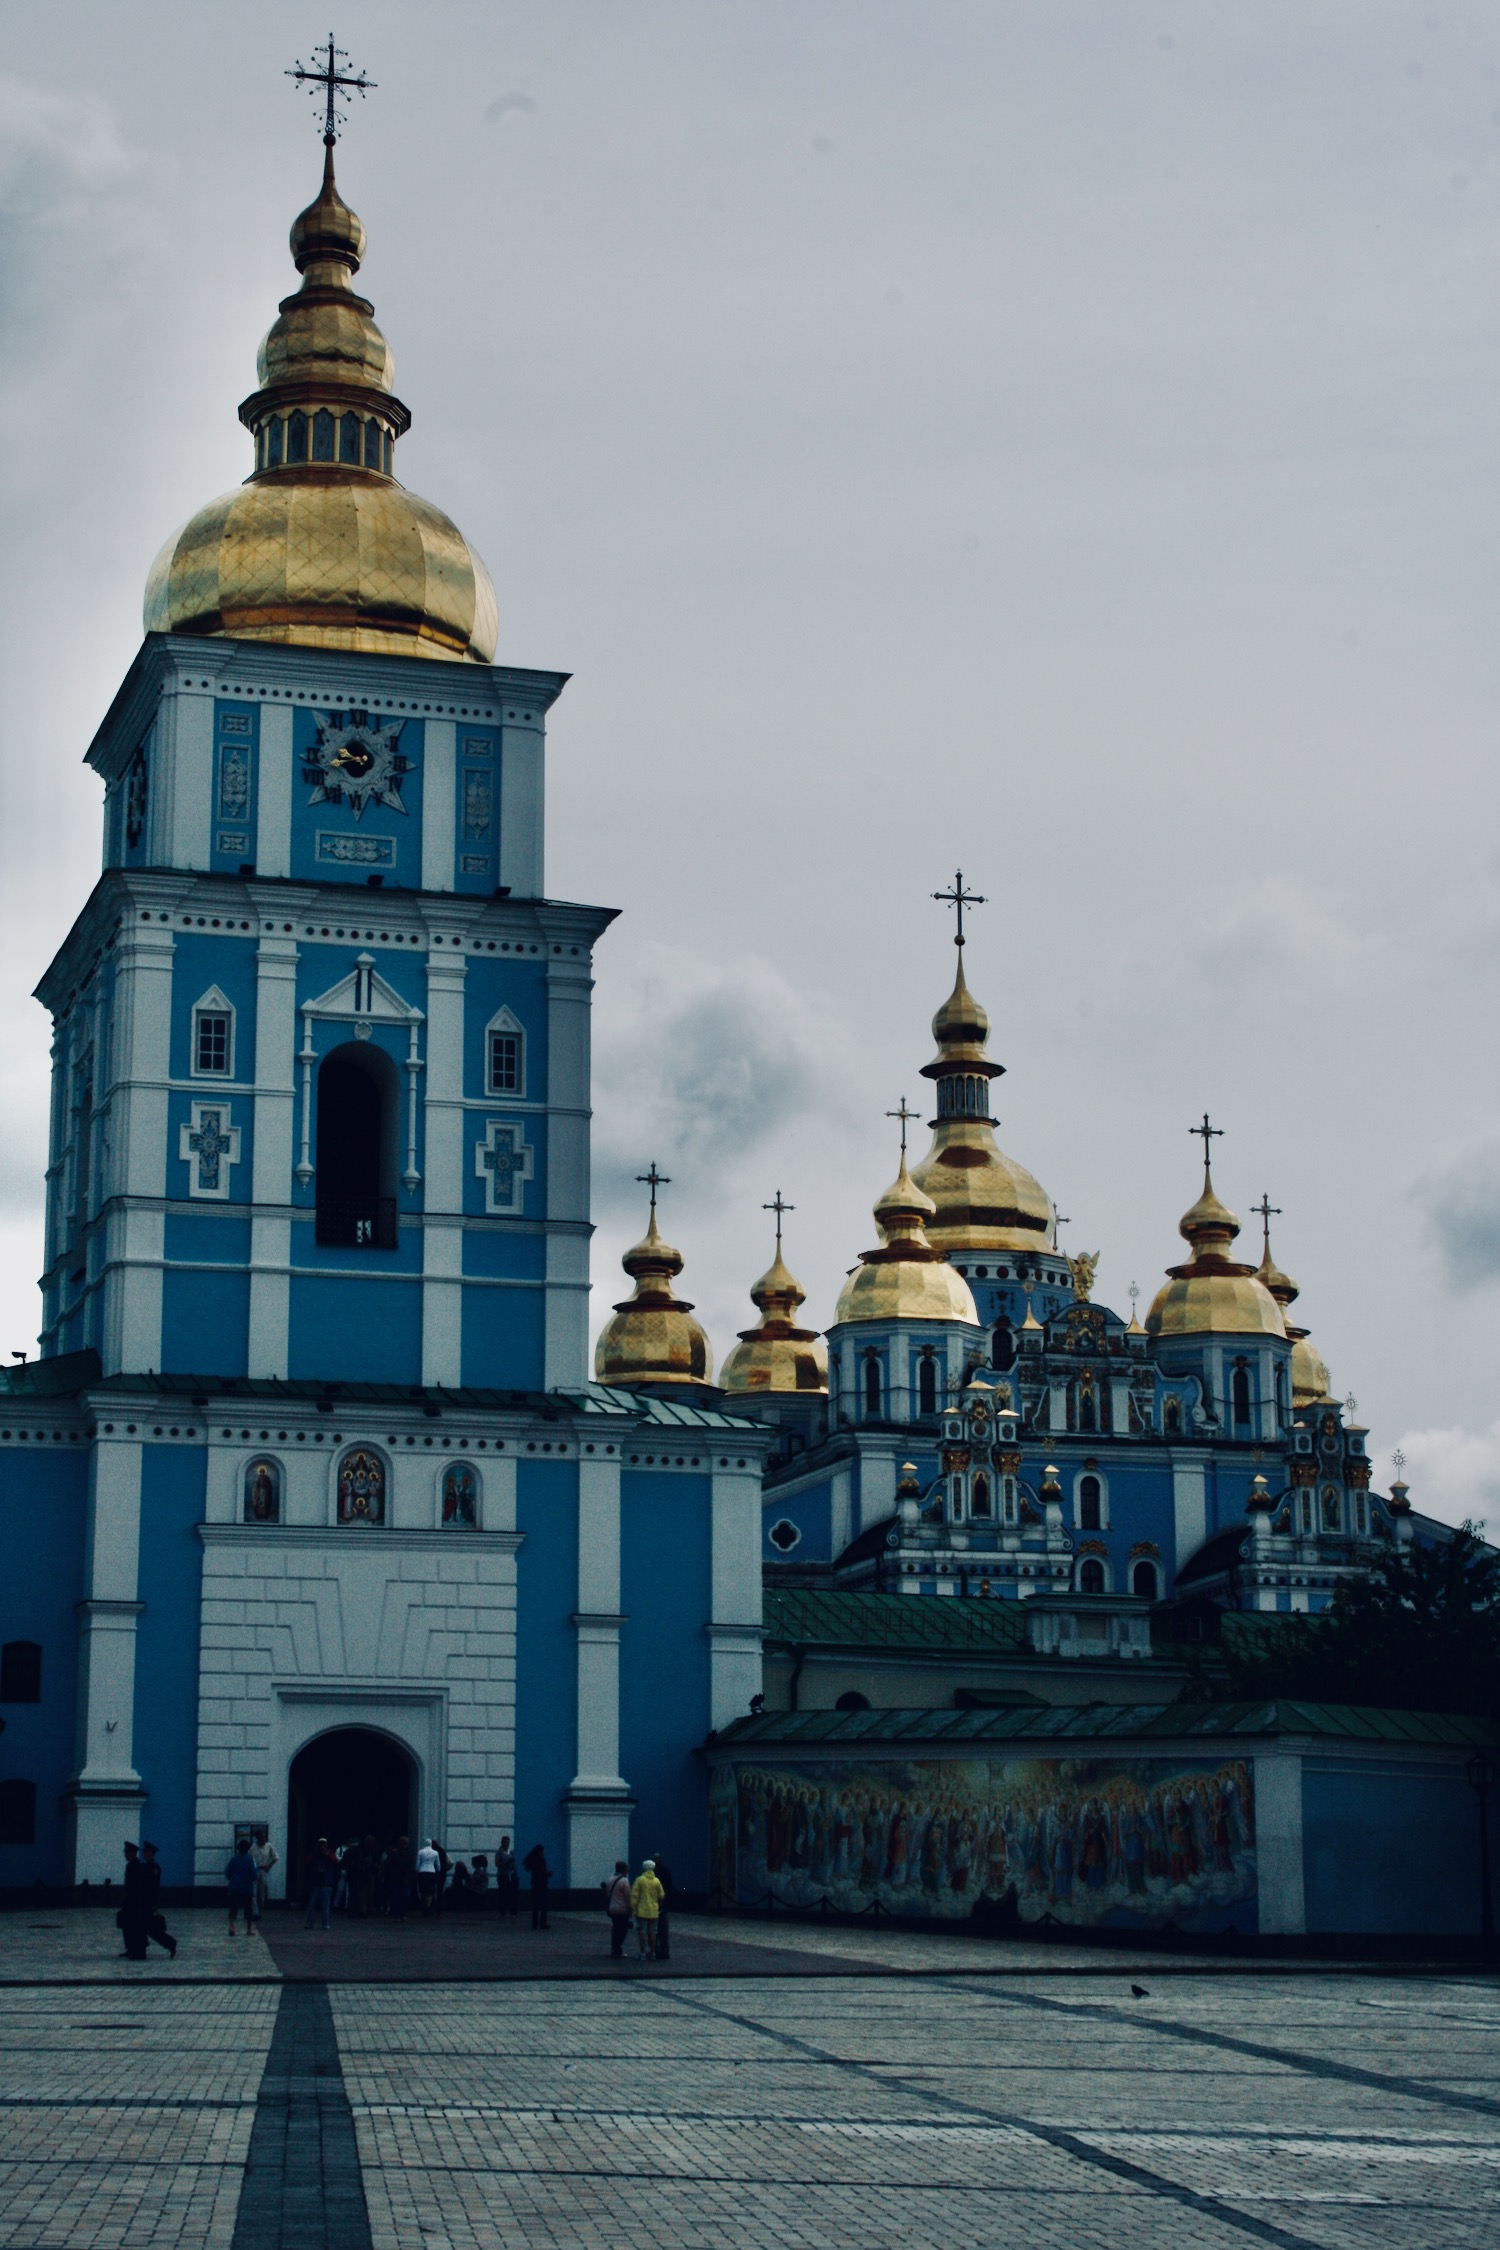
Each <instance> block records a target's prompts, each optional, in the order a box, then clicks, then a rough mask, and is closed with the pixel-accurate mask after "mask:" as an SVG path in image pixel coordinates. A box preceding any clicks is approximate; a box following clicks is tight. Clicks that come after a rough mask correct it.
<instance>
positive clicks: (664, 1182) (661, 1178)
mask: <svg viewBox="0 0 1500 2250" xmlns="http://www.w3.org/2000/svg"><path fill="white" fill-rule="evenodd" d="M635 1179H636V1185H637V1187H648V1188H650V1190H651V1216H652V1218H653V1219H654V1218H655V1217H656V1191H657V1189H658V1188H659V1187H670V1186H671V1185H672V1183H671V1181H670V1180H669V1179H668V1177H667V1175H666V1173H665V1172H658V1171H657V1169H656V1159H655V1157H653V1158H652V1159H651V1168H650V1170H649V1171H646V1172H637V1173H636V1176H635Z"/></svg>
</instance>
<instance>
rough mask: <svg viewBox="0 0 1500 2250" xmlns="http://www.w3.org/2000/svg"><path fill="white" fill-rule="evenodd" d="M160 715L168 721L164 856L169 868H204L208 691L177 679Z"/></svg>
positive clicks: (208, 836) (208, 819)
mask: <svg viewBox="0 0 1500 2250" xmlns="http://www.w3.org/2000/svg"><path fill="white" fill-rule="evenodd" d="M168 714H170V718H169V719H168ZM162 716H163V718H164V719H167V725H166V727H165V729H164V738H165V740H166V741H168V742H169V743H170V746H171V747H170V753H169V756H168V758H167V759H166V760H165V761H164V762H165V763H166V765H167V767H168V770H169V773H170V796H169V808H170V809H169V812H168V816H167V817H168V819H169V820H170V823H171V826H170V830H169V834H168V838H167V859H168V862H169V864H170V865H171V866H173V867H199V868H206V867H207V866H208V864H209V847H210V844H211V842H212V828H213V794H214V699H213V694H212V691H211V690H210V689H208V688H189V687H186V686H184V685H183V684H182V683H181V682H180V681H179V683H178V685H177V688H176V691H175V693H174V694H172V695H170V696H168V697H167V698H166V699H165V700H164V702H163V705H162ZM159 762H162V761H159Z"/></svg>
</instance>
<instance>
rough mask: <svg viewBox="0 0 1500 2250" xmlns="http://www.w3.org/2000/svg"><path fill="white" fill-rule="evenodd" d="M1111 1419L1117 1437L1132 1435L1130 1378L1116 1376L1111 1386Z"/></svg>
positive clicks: (1111, 1381)
mask: <svg viewBox="0 0 1500 2250" xmlns="http://www.w3.org/2000/svg"><path fill="white" fill-rule="evenodd" d="M1109 1418H1110V1421H1111V1422H1112V1423H1113V1425H1114V1432H1115V1436H1116V1437H1129V1435H1130V1378H1129V1376H1128V1375H1125V1376H1121V1375H1115V1376H1112V1377H1111V1378H1110V1385H1109Z"/></svg>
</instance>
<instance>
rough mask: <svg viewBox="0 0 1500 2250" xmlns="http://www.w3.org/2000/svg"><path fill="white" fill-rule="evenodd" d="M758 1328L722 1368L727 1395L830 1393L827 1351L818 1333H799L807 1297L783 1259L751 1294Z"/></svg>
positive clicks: (747, 1332) (746, 1333) (744, 1336)
mask: <svg viewBox="0 0 1500 2250" xmlns="http://www.w3.org/2000/svg"><path fill="white" fill-rule="evenodd" d="M750 1297H751V1301H752V1302H753V1303H754V1304H755V1306H756V1307H757V1309H758V1310H759V1313H760V1324H759V1326H758V1327H755V1328H742V1329H741V1330H740V1340H739V1342H738V1343H737V1344H736V1345H735V1347H734V1350H733V1351H732V1352H731V1353H730V1354H729V1357H728V1358H727V1359H726V1360H725V1362H724V1368H723V1372H722V1374H721V1375H720V1378H719V1380H720V1384H721V1386H722V1387H723V1389H724V1390H726V1391H801V1392H803V1393H807V1392H809V1391H826V1390H827V1388H828V1347H827V1345H826V1344H825V1343H824V1342H823V1339H822V1337H821V1336H820V1335H819V1334H818V1332H817V1330H816V1329H815V1328H799V1327H798V1325H797V1308H798V1306H799V1305H801V1304H804V1303H805V1302H806V1299H807V1291H806V1290H805V1289H804V1288H803V1286H802V1284H801V1282H800V1281H798V1280H797V1278H796V1276H795V1275H794V1274H793V1273H792V1272H791V1271H790V1269H789V1268H788V1266H787V1264H786V1262H785V1260H784V1259H783V1257H782V1255H781V1233H780V1229H779V1227H778V1229H777V1236H776V1255H775V1257H774V1258H773V1259H772V1261H771V1264H770V1266H769V1267H768V1268H767V1270H766V1271H765V1272H764V1273H763V1274H762V1275H761V1277H760V1279H759V1281H757V1282H756V1284H755V1286H754V1287H753V1289H752V1290H751V1292H750Z"/></svg>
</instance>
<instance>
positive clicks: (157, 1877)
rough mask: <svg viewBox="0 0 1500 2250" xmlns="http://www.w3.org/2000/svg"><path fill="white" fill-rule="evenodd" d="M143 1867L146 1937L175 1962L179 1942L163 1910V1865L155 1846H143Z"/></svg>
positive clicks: (144, 1844)
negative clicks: (144, 1872)
mask: <svg viewBox="0 0 1500 2250" xmlns="http://www.w3.org/2000/svg"><path fill="white" fill-rule="evenodd" d="M141 1865H142V1866H143V1867H144V1868H145V1870H146V1935H147V1937H149V1938H150V1939H151V1941H152V1943H153V1944H154V1945H159V1946H160V1947H161V1949H162V1951H163V1952H164V1953H170V1954H171V1956H172V1959H173V1960H174V1961H175V1960H176V1958H177V1940H176V1938H174V1937H173V1935H172V1933H171V1931H170V1930H169V1929H168V1928H167V1918H166V1916H165V1914H163V1912H162V1910H161V1863H160V1861H159V1860H158V1859H157V1856H156V1846H155V1845H154V1844H146V1843H143V1844H142V1845H141Z"/></svg>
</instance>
